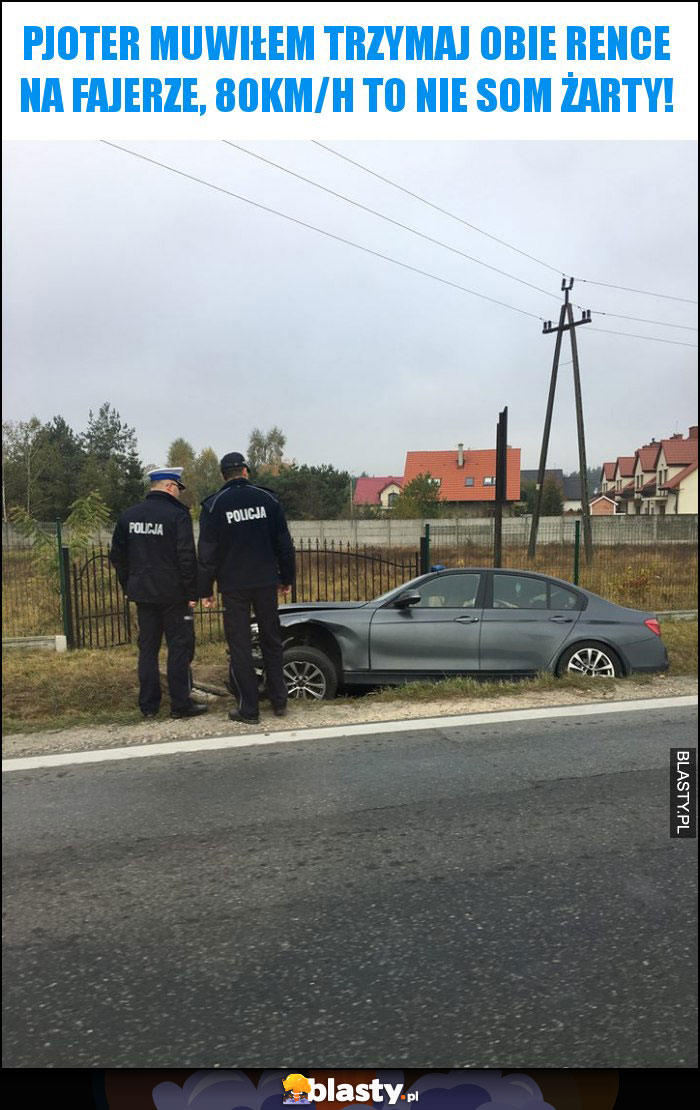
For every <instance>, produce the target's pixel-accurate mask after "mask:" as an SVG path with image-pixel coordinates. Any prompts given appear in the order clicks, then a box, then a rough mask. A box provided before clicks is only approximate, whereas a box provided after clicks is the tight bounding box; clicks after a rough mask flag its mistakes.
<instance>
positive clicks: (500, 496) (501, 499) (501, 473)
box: [493, 406, 508, 567]
mask: <svg viewBox="0 0 700 1110" xmlns="http://www.w3.org/2000/svg"><path fill="white" fill-rule="evenodd" d="M507 478H508V407H507V406H506V408H504V410H503V412H501V413H499V416H498V424H497V425H496V503H495V506H494V521H493V565H494V566H495V567H500V566H501V565H502V556H503V506H504V504H505V502H506V501H507V499H508V488H507Z"/></svg>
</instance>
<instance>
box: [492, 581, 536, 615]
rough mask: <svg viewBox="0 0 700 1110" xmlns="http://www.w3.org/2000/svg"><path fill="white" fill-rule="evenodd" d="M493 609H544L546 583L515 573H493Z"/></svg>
mask: <svg viewBox="0 0 700 1110" xmlns="http://www.w3.org/2000/svg"><path fill="white" fill-rule="evenodd" d="M493 607H494V609H546V608H547V583H546V582H542V581H541V580H540V579H538V578H525V577H522V578H520V577H519V576H518V575H516V574H494V576H493Z"/></svg>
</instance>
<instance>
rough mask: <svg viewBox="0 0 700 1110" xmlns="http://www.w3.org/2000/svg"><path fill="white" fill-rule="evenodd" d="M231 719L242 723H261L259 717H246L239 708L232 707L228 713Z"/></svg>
mask: <svg viewBox="0 0 700 1110" xmlns="http://www.w3.org/2000/svg"><path fill="white" fill-rule="evenodd" d="M228 719H229V721H238V722H239V724H242V725H259V724H260V718H259V717H244V716H243V714H242V713H239V711H238V710H237V709H232V710H231V712H230V713H229V715H228Z"/></svg>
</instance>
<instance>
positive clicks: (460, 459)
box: [457, 428, 697, 469]
mask: <svg viewBox="0 0 700 1110" xmlns="http://www.w3.org/2000/svg"><path fill="white" fill-rule="evenodd" d="M695 430H696V432H697V428H696V429H695ZM457 466H458V467H459V468H460V469H461V468H462V467H463V466H464V444H463V443H458V444H457Z"/></svg>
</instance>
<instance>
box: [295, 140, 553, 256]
mask: <svg viewBox="0 0 700 1110" xmlns="http://www.w3.org/2000/svg"><path fill="white" fill-rule="evenodd" d="M311 142H312V143H314V144H315V145H316V146H320V147H322V148H323V149H324V150H327V151H328V153H329V154H334V155H335V156H336V158H342V159H343V161H344V162H349V163H350V164H351V165H352V166H357V168H358V169H359V170H364V172H365V173H369V174H371V175H372V177H376V178H378V179H379V181H384V182H385V183H386V184H387V185H393V187H394V188H395V189H400V190H401V192H402V193H406V195H407V196H409V197H413V199H414V200H419V201H421V203H422V204H427V205H428V207H429V208H434V209H435V211H436V212H441V213H442V215H443V216H449V217H450V219H452V220H457V222H458V223H460V224H463V225H464V226H465V227H469V228H471V230H472V231H478V233H479V235H485V236H486V238H487V239H492V240H493V241H494V243H500V244H501V246H502V247H508V249H509V250H512V251H515V252H516V254H521V255H522V256H523V258H529V259H530V261H531V262H537V263H538V264H539V265H540V266H544V267H545V269H547V270H551V271H552V272H553V273H555V274H562V273H563V272H564V271H563V270H559V269H557V267H556V266H550V265H549V263H548V262H543V261H542V259H541V258H537V257H536V256H535V255H534V254H528V252H527V251H523V250H520V248H519V247H514V246H513V244H512V243H508V242H507V241H506V240H505V239H499V238H498V236H497V235H492V234H491V233H490V232H489V231H484V229H483V228H482V227H477V226H476V224H471V223H469V220H465V219H463V218H462V217H461V216H456V215H455V213H454V212H450V211H448V209H447V208H441V207H440V205H439V204H433V202H432V201H431V200H428V199H427V198H426V197H422V196H420V195H419V194H418V193H413V192H411V190H410V189H407V188H406V187H405V186H404V185H399V183H398V182H397V181H392V180H391V179H390V178H388V177H383V176H382V174H380V173H377V171H376V170H371V169H370V168H369V166H364V165H363V164H362V163H361V162H356V161H355V159H354V158H349V157H348V155H347V154H341V153H340V151H339V150H334V149H333V147H331V146H326V144H325V143H321V142H319V141H318V139H312V140H311Z"/></svg>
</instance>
